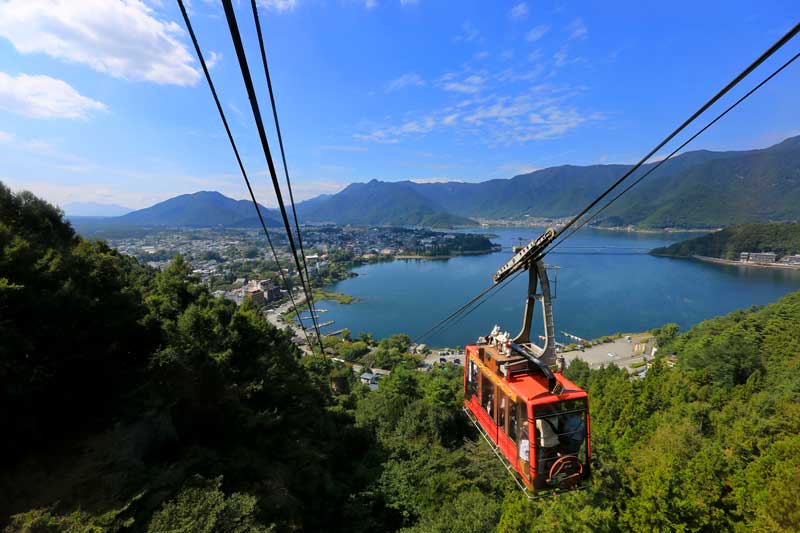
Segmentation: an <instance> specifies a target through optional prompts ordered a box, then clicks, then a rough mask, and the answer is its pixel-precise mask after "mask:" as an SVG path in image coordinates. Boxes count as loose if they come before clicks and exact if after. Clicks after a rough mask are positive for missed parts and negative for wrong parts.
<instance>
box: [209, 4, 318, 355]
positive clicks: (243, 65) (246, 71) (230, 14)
mask: <svg viewBox="0 0 800 533" xmlns="http://www.w3.org/2000/svg"><path fill="white" fill-rule="evenodd" d="M222 7H223V8H224V10H225V17H226V19H227V22H228V29H229V30H230V33H231V39H232V40H233V47H234V48H235V49H236V57H237V60H238V62H239V68H240V70H241V71H242V79H243V81H244V84H245V88H246V89H247V96H248V99H249V100H250V107H251V109H252V111H253V119H254V120H255V123H256V128H257V129H258V136H259V138H260V140H261V147H262V149H263V151H264V157H265V158H266V160H267V166H268V167H269V173H270V178H271V179H272V186H273V188H274V189H275V196H276V198H277V200H278V207H279V208H280V212H281V218H282V219H283V226H284V228H285V229H286V238H287V239H288V240H289V248H290V249H291V252H292V256H293V258H294V263H295V265H296V267H297V274H298V276H299V277H300V281H301V285H302V287H303V292H305V293H306V301H310V299H311V298H310V296H311V295H310V294H308V290H307V288H306V284H305V282H304V281H303V279H304V276H303V267H302V265H301V264H300V259H299V257H298V255H297V247H296V246H295V242H294V237H293V236H292V227H291V224H290V223H289V217H288V215H287V214H286V206H285V205H284V202H283V195H282V194H281V186H280V183H278V175H277V172H276V171H275V163H274V161H273V160H272V152H271V151H270V148H269V142H268V140H267V132H266V130H265V129H264V122H263V120H262V118H261V110H260V109H259V106H258V99H257V98H256V92H255V87H254V86H253V78H252V77H251V75H250V68H249V66H248V64H247V56H246V54H245V51H244V45H243V44H242V36H241V34H240V33H239V26H238V24H237V23H236V14H235V13H234V9H233V3H232V2H231V0H222ZM313 318H314V316H313V313H312V319H313ZM314 322H315V325H316V320H314ZM315 329H316V333H317V340H318V341H319V347H320V350H321V351H322V353H324V351H325V347H324V345H323V344H322V334H321V333H320V330H319V326H318V325H316V328H315Z"/></svg>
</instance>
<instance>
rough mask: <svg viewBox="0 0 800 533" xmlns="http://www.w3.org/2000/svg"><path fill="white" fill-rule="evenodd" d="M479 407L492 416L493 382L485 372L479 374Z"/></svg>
mask: <svg viewBox="0 0 800 533" xmlns="http://www.w3.org/2000/svg"><path fill="white" fill-rule="evenodd" d="M481 407H483V409H484V411H486V412H487V413H489V416H491V417H492V418H494V411H493V410H492V408H493V407H494V383H492V380H490V379H489V378H488V377H486V375H485V374H481Z"/></svg>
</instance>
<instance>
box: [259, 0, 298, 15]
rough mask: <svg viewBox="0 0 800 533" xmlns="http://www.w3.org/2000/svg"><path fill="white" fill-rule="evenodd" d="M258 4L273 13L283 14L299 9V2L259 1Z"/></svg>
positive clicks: (286, 0) (287, 0) (293, 0)
mask: <svg viewBox="0 0 800 533" xmlns="http://www.w3.org/2000/svg"><path fill="white" fill-rule="evenodd" d="M258 4H259V5H261V6H264V7H265V8H267V9H270V10H272V11H277V12H278V13H283V12H284V11H291V10H292V9H294V8H295V7H297V0H258Z"/></svg>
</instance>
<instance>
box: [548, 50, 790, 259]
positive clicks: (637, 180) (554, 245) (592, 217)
mask: <svg viewBox="0 0 800 533" xmlns="http://www.w3.org/2000/svg"><path fill="white" fill-rule="evenodd" d="M798 57H800V52H798V53H797V54H795V55H794V56H792V57H791V58H790V59H789V60H788V61H786V62H785V63H784V64H783V65H781V66H780V67H779V68H778V69H777V70H775V71H773V72H772V74H770V75H769V76H767V77H766V78H764V79H763V80H761V83H759V84H758V85H756V86H755V87H753V88H752V89H750V90H749V91H747V92H746V93H745V94H744V95H742V97H740V98H739V99H738V100H736V101H735V102H734V103H732V104H731V105H730V106H728V107H727V108H726V109H725V110H724V111H723V112H722V113H720V114H719V115H717V116H716V117H714V119H713V120H712V121H710V122H709V123H708V124H706V125H705V126H703V127H702V128H701V129H700V130H699V131H697V133H695V134H694V135H692V136H691V137H689V138H688V139H687V140H686V141H684V142H683V144H681V145H680V146H678V147H677V148H675V150H673V151H672V152H671V153H670V154H669V155H667V157H665V158H664V159H662V160H661V161H659V162H658V163H655V164H654V165H653V166H652V167H651V168H650V169H649V170H648V171H647V172H645V173H644V174H642V175H641V176H640V177H638V178H637V179H636V180H635V181H633V182H632V183H631V184H630V185H628V186H627V187H625V189H623V190H622V191H620V192H619V193H618V194H617V195H616V196H615V197H614V198H612V199H611V200H609V201H608V202H607V203H606V204H605V205H603V207H601V208H600V209H598V210H597V211H595V212H594V213H592V214H591V215H590V216H588V217H587V218H586V219H585V220H584V221H583V222H581V223H580V224H579V225H578V226H576V227H575V228H573V229H572V231H571V232H570V233H568V234H567V235H565V236H564V237H562V238H561V240H559V241H558V242H555V243H553V245H552V246H550V248H549V249H548V250H546V251H545V253H543V254H542V255H540V256H539V259H541V258H542V257H544V256H545V255H547V254H548V253H550V252H552V251H553V250H555V249H556V248H558V246H559V245H561V243H562V242H564V241H565V240H567V239H569V238H570V237H572V236H573V235H574V234H575V233H576V232H577V231H578V230H580V229H581V228H582V227H584V226H585V225H586V224H588V223H589V222H591V221H592V220H594V219H595V218H597V216H598V215H599V214H600V213H602V212H603V211H605V210H606V209H607V208H608V207H609V206H611V204H613V203H614V202H616V201H617V200H619V198H620V197H621V196H622V195H623V194H625V193H626V192H628V191H629V190H631V189H633V188H634V187H635V186H636V185H638V184H639V183H640V182H641V181H642V180H643V179H645V178H646V177H647V176H649V175H650V174H652V173H653V172H655V171H656V170H658V168H659V167H660V166H661V165H663V164H664V163H666V162H667V161H668V160H669V159H671V158H672V156H674V155H675V154H677V153H678V152H680V151H681V150H683V149H684V148H685V147H686V146H687V145H688V144H689V143H691V142H692V141H693V140H695V139H696V138H697V137H699V136H700V135H701V134H702V133H703V132H704V131H706V130H707V129H708V128H710V127H711V126H713V125H714V124H716V123H717V121H719V120H720V119H721V118H722V117H724V116H725V115H727V114H728V113H729V112H730V111H732V110H733V109H734V108H735V107H736V106H738V105H739V104H741V103H742V102H744V101H745V100H747V98H749V97H750V95H752V94H753V93H755V92H756V91H757V90H759V89H760V88H761V87H763V86H764V85H766V83H767V82H768V81H770V80H771V79H772V78H774V77H775V76H777V75H778V74H779V73H780V72H781V71H783V70H784V69H785V68H786V67H788V66H789V65H791V64H792V63H794V61H795V60H796V59H797V58H798Z"/></svg>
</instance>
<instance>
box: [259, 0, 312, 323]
mask: <svg viewBox="0 0 800 533" xmlns="http://www.w3.org/2000/svg"><path fill="white" fill-rule="evenodd" d="M251 6H252V9H253V20H254V21H255V24H256V33H257V34H258V47H259V49H260V51H261V62H262V64H263V66H264V74H265V75H266V78H267V88H268V89H269V101H270V104H272V117H273V119H274V120H275V131H276V132H277V133H278V145H279V146H280V149H281V160H282V161H283V173H284V175H285V176H286V188H287V189H288V190H289V203H290V205H291V206H292V217H293V218H294V227H295V229H296V230H297V244H298V246H299V248H300V258H301V259H302V260H303V270H304V272H305V274H306V282H307V283H308V294H309V299H308V309H309V311H310V312H311V319H312V320H313V322H314V328H316V329H317V330H319V325H318V323H317V316H316V315H317V313H316V309H315V304H314V290H313V288H312V287H311V276H310V275H309V274H308V262H307V261H306V252H305V250H304V248H303V236H302V232H301V231H300V223H299V222H298V221H297V209H296V208H295V204H294V194H293V193H292V182H291V180H290V178H289V166H288V165H287V163H286V151H285V150H284V148H283V135H281V124H280V121H279V120H278V108H277V104H276V103H275V94H274V92H273V90H272V78H271V77H270V75H269V65H268V64H267V52H266V50H265V48H264V37H263V36H262V34H261V21H260V20H259V17H258V7H257V6H256V0H251Z"/></svg>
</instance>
